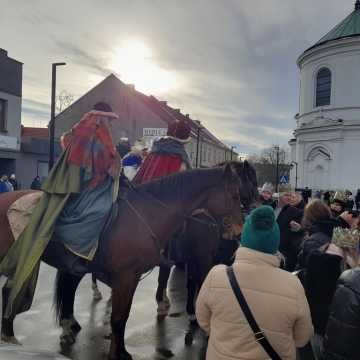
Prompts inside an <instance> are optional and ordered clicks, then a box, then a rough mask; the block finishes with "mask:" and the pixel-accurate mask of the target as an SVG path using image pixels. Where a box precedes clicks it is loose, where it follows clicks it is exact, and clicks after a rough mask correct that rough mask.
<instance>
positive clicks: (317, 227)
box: [297, 219, 339, 269]
mask: <svg viewBox="0 0 360 360" xmlns="http://www.w3.org/2000/svg"><path fill="white" fill-rule="evenodd" d="M337 226H339V224H338V222H337V221H336V220H334V219H329V220H323V221H319V222H316V223H315V224H313V225H312V226H311V228H310V229H309V231H308V236H306V238H305V240H304V241H303V243H302V245H301V250H300V253H299V256H298V266H297V267H298V268H299V269H303V268H306V267H307V261H308V257H309V255H310V254H311V253H312V252H314V251H316V250H318V249H319V248H321V247H322V246H324V245H325V244H328V243H330V241H331V237H332V234H333V230H334V228H335V227H337Z"/></svg>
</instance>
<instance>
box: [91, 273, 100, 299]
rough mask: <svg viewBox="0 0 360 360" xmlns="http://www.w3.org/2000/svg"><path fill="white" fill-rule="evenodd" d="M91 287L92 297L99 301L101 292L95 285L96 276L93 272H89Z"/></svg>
mask: <svg viewBox="0 0 360 360" xmlns="http://www.w3.org/2000/svg"><path fill="white" fill-rule="evenodd" d="M91 288H92V290H93V299H94V300H95V301H99V300H101V299H102V294H101V292H100V290H99V288H98V286H97V282H96V277H95V275H94V274H91Z"/></svg>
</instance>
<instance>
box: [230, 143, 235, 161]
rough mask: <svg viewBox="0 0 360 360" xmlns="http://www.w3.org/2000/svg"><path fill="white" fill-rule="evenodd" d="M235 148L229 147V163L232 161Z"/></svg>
mask: <svg viewBox="0 0 360 360" xmlns="http://www.w3.org/2000/svg"><path fill="white" fill-rule="evenodd" d="M235 148H236V146H231V148H230V161H232V159H233V150H234V149H235Z"/></svg>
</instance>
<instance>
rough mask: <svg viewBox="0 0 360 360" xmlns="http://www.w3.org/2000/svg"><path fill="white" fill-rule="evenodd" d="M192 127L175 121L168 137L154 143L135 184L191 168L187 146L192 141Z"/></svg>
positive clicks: (136, 177)
mask: <svg viewBox="0 0 360 360" xmlns="http://www.w3.org/2000/svg"><path fill="white" fill-rule="evenodd" d="M190 132H191V129H190V126H189V125H188V124H187V123H185V122H184V121H175V122H174V123H172V124H170V125H169V127H168V132H167V136H166V137H164V138H161V139H160V140H158V141H155V142H154V145H153V147H152V149H151V152H150V154H149V155H148V156H147V158H146V160H145V161H144V163H143V165H142V166H141V168H140V170H139V172H138V173H137V174H136V176H135V178H134V180H133V182H134V183H136V184H141V183H143V182H147V181H150V180H153V179H156V178H159V177H162V176H166V175H170V174H173V173H176V172H178V171H182V170H187V169H190V168H191V164H190V161H189V157H188V155H187V153H186V151H185V144H186V143H188V142H189V141H190Z"/></svg>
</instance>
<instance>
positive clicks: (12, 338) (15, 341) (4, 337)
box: [1, 334, 22, 345]
mask: <svg viewBox="0 0 360 360" xmlns="http://www.w3.org/2000/svg"><path fill="white" fill-rule="evenodd" d="M1 342H4V343H7V344H13V345H22V343H21V342H20V341H19V340H18V339H17V338H16V337H15V336H7V335H3V334H2V335H1Z"/></svg>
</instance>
